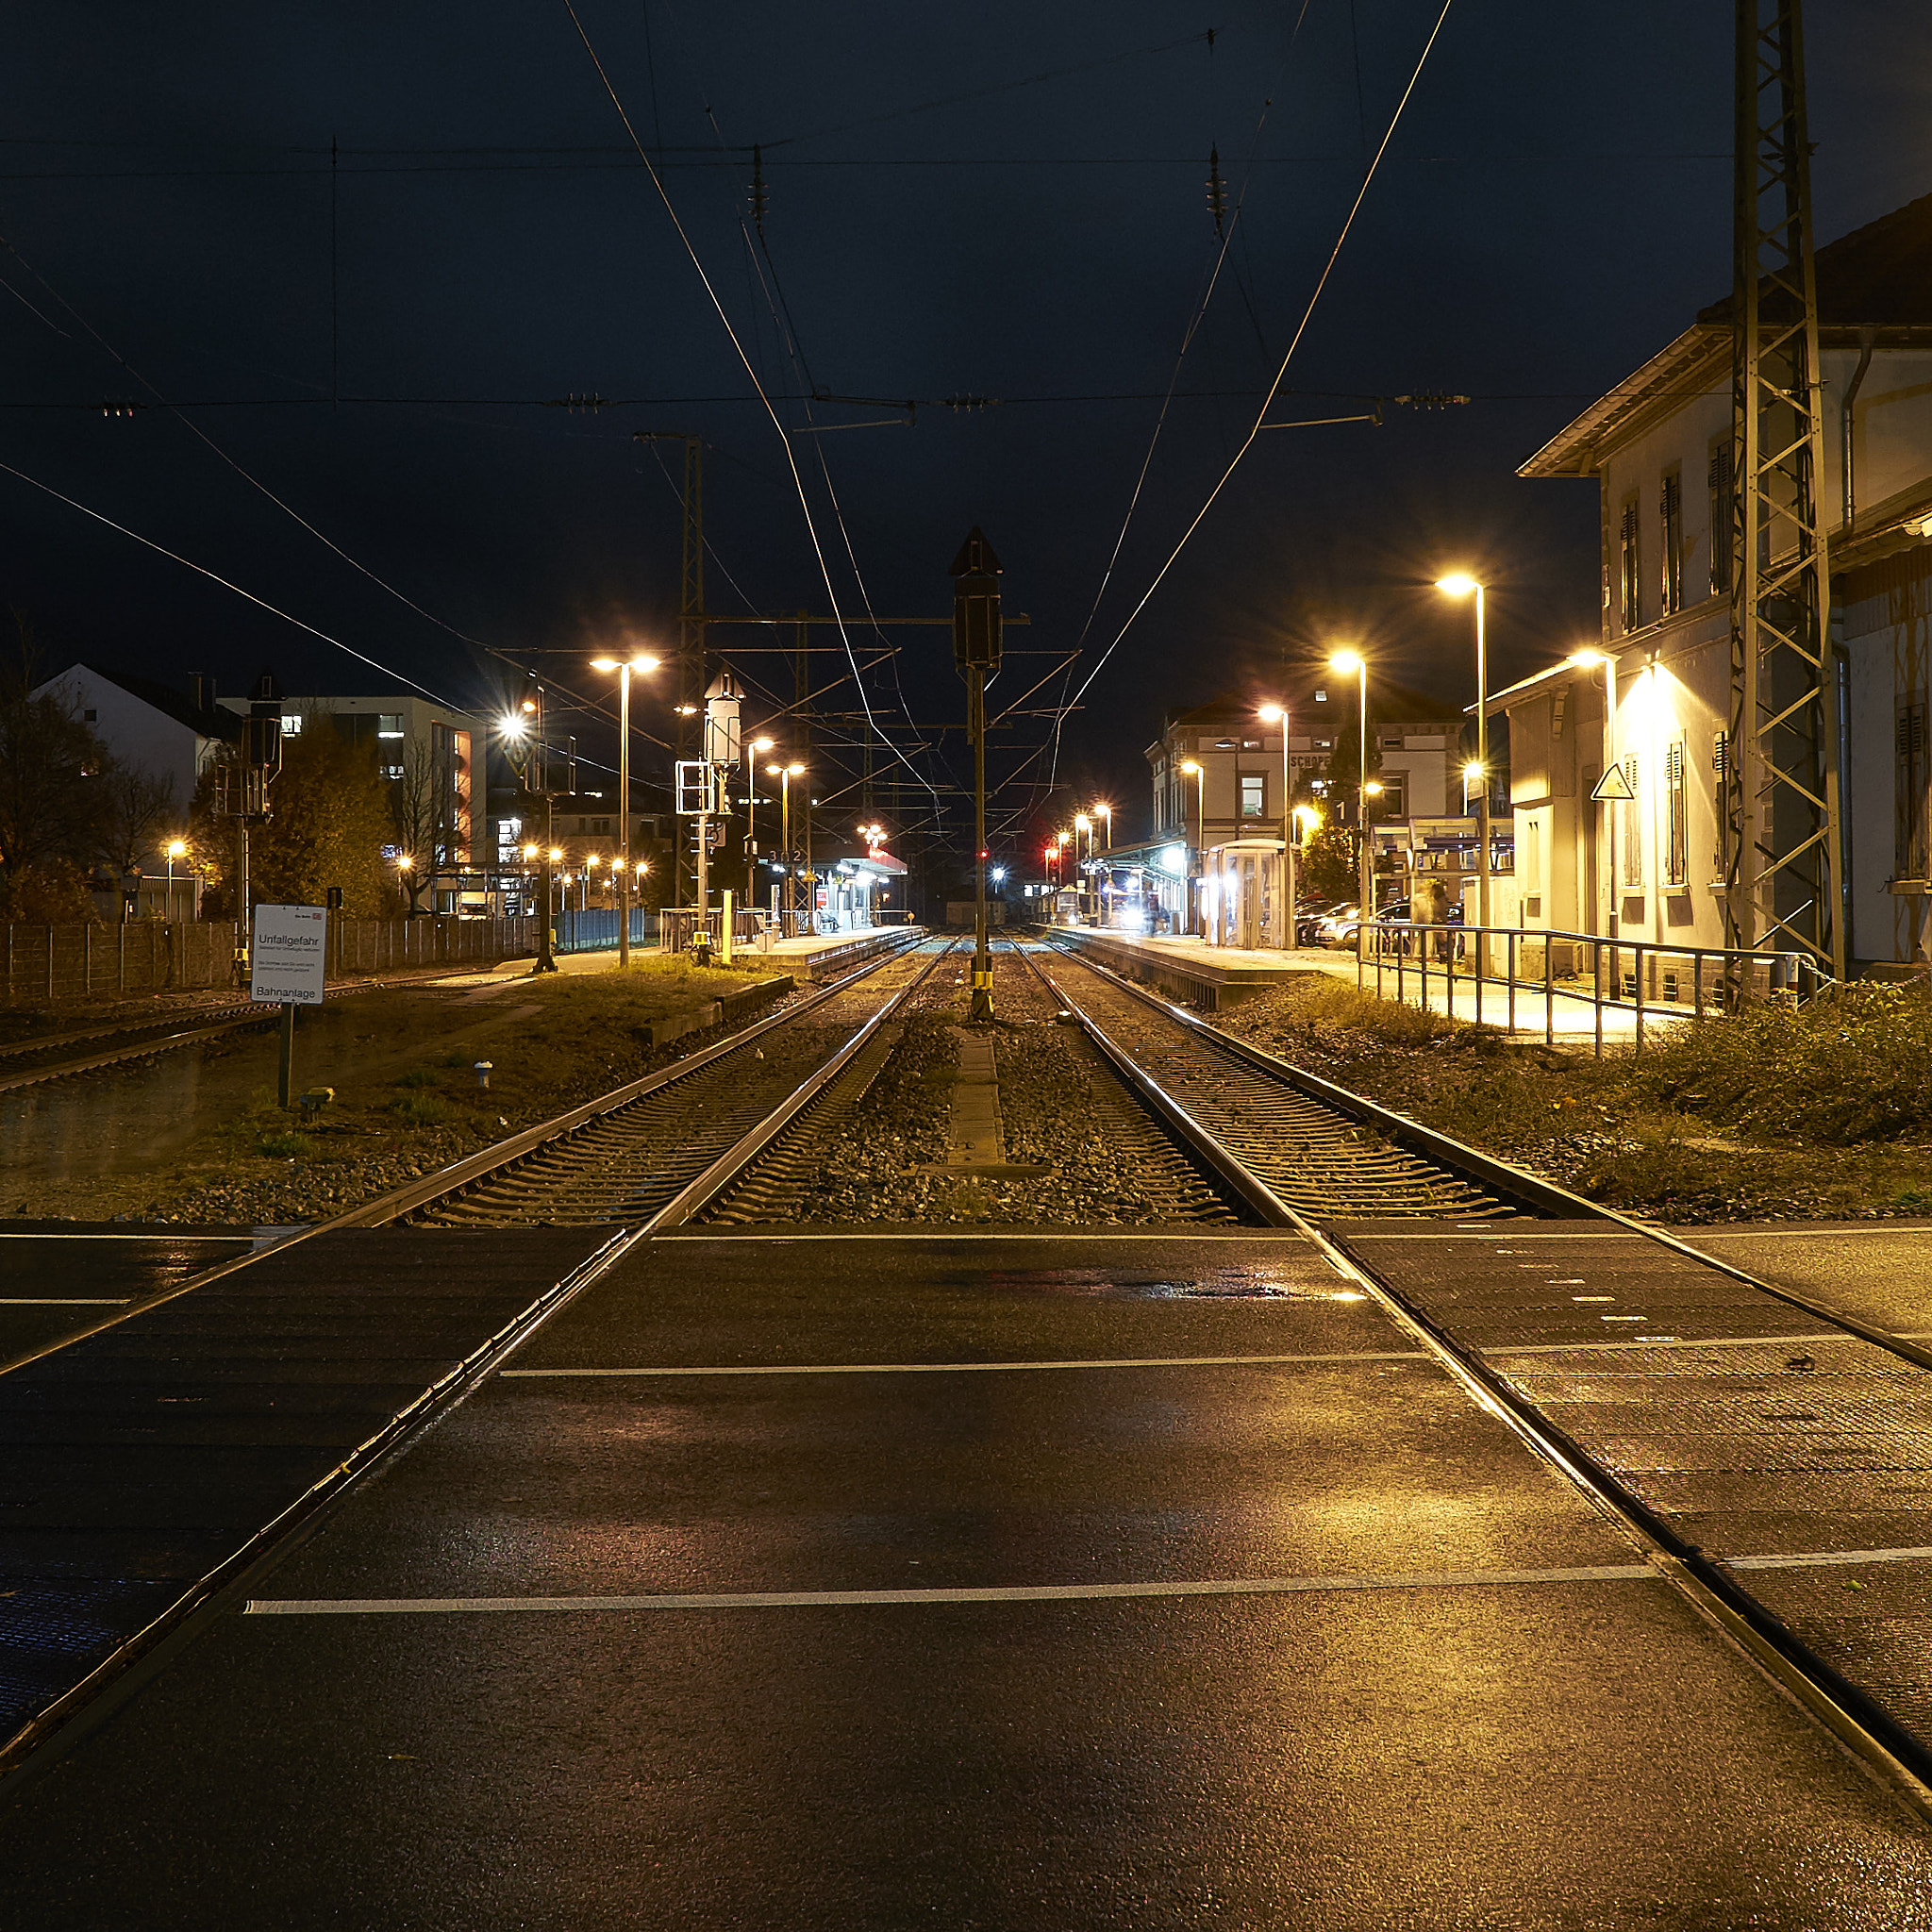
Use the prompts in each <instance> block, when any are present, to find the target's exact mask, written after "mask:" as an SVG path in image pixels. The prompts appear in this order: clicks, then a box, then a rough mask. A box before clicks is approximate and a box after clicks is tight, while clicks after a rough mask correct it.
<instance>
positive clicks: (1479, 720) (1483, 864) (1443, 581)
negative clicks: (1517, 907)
mask: <svg viewBox="0 0 1932 1932" xmlns="http://www.w3.org/2000/svg"><path fill="white" fill-rule="evenodd" d="M1436 588H1437V590H1439V591H1442V592H1443V594H1444V595H1445V596H1450V597H1467V596H1468V595H1469V594H1470V593H1471V591H1474V593H1475V774H1476V776H1477V777H1478V778H1480V779H1481V781H1482V783H1481V788H1480V789H1479V790H1478V791H1477V792H1476V804H1475V836H1476V842H1477V845H1478V848H1479V849H1478V851H1477V853H1476V860H1475V893H1476V899H1475V905H1476V913H1475V918H1476V924H1477V925H1478V926H1479V927H1480V928H1481V931H1480V932H1479V934H1478V935H1477V938H1476V947H1475V971H1476V977H1477V978H1478V979H1480V978H1483V977H1485V976H1486V975H1487V974H1488V973H1489V970H1490V969H1489V955H1490V930H1489V928H1490V667H1489V657H1488V653H1487V650H1486V647H1485V645H1484V641H1483V587H1482V586H1481V585H1480V584H1479V583H1477V582H1476V580H1475V579H1474V577H1473V576H1470V575H1467V574H1466V573H1465V572H1462V571H1457V572H1455V573H1454V574H1453V575H1449V576H1446V577H1438V578H1437V579H1436ZM1468 777H1469V774H1467V773H1466V772H1465V774H1463V778H1464V783H1465V785H1466V784H1467V782H1468Z"/></svg>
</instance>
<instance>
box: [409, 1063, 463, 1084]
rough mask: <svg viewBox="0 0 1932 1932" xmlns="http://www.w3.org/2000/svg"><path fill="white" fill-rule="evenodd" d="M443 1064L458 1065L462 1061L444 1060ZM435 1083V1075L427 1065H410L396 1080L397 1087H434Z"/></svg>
mask: <svg viewBox="0 0 1932 1932" xmlns="http://www.w3.org/2000/svg"><path fill="white" fill-rule="evenodd" d="M445 1064H446V1065H451V1066H460V1065H461V1064H462V1062H461V1061H460V1060H452V1061H446V1062H445ZM436 1084H437V1079H436V1075H435V1074H434V1073H433V1072H431V1070H430V1069H429V1068H427V1067H411V1068H410V1069H409V1071H408V1073H407V1074H403V1075H402V1077H401V1078H400V1079H398V1080H397V1082H396V1085H397V1086H398V1087H434V1086H435V1085H436Z"/></svg>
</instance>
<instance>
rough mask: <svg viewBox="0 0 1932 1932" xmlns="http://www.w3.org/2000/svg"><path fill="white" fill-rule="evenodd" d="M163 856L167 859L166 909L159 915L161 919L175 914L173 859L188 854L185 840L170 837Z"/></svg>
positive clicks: (184, 856)
mask: <svg viewBox="0 0 1932 1932" xmlns="http://www.w3.org/2000/svg"><path fill="white" fill-rule="evenodd" d="M164 856H165V857H166V858H167V861H168V898H167V909H166V910H165V911H164V912H163V913H162V914H161V917H162V918H163V919H173V918H174V916H175V860H176V859H177V858H186V857H187V856H188V841H187V840H185V839H170V840H169V841H168V844H167V850H166V853H165V855H164Z"/></svg>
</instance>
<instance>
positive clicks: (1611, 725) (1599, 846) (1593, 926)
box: [1564, 649, 1621, 933]
mask: <svg viewBox="0 0 1932 1932" xmlns="http://www.w3.org/2000/svg"><path fill="white" fill-rule="evenodd" d="M1564 662H1565V663H1568V664H1574V665H1575V666H1576V668H1577V669H1578V670H1579V671H1595V670H1597V669H1598V668H1599V667H1601V668H1602V671H1603V674H1604V742H1603V761H1604V770H1603V775H1604V777H1607V776H1608V775H1609V773H1610V769H1611V767H1612V766H1613V765H1615V764H1616V762H1617V739H1616V727H1617V660H1616V659H1615V658H1612V657H1610V656H1609V654H1608V653H1607V652H1605V651H1592V650H1589V649H1585V650H1581V651H1572V652H1571V653H1570V655H1569V657H1568V658H1565V659H1564ZM1597 790H1598V793H1599V797H1598V800H1597V802H1598V803H1599V804H1600V805H1602V807H1603V808H1604V810H1605V811H1606V812H1607V814H1608V815H1609V816H1608V817H1607V819H1606V821H1605V826H1604V829H1605V832H1606V835H1607V836H1605V837H1603V838H1600V839H1597V840H1594V841H1592V842H1591V850H1592V851H1595V852H1601V853H1602V854H1603V855H1604V861H1605V864H1606V867H1607V870H1608V873H1609V877H1608V879H1607V881H1605V882H1604V883H1605V884H1607V886H1608V888H1609V900H1610V904H1611V906H1612V907H1614V906H1615V905H1616V903H1617V852H1616V830H1617V820H1616V813H1615V808H1613V807H1612V806H1611V804H1610V802H1609V800H1608V799H1607V798H1606V797H1603V796H1602V795H1601V794H1602V791H1603V781H1602V778H1600V779H1599V780H1598V785H1597ZM1602 904H1603V888H1602V886H1596V887H1595V888H1594V890H1592V891H1591V899H1590V922H1591V923H1590V924H1589V926H1588V927H1586V930H1587V931H1590V932H1600V931H1604V930H1608V931H1610V932H1612V933H1614V932H1615V931H1616V929H1617V927H1618V925H1619V924H1620V923H1621V922H1620V921H1619V920H1618V918H1617V916H1616V914H1615V912H1614V911H1613V912H1612V913H1611V914H1610V916H1609V921H1608V924H1607V927H1606V926H1605V924H1603V913H1602Z"/></svg>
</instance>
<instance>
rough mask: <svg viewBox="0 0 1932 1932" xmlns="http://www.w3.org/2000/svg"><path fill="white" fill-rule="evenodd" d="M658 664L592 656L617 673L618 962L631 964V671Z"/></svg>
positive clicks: (595, 663) (595, 667)
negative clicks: (621, 862) (620, 869)
mask: <svg viewBox="0 0 1932 1932" xmlns="http://www.w3.org/2000/svg"><path fill="white" fill-rule="evenodd" d="M657 668H658V660H657V658H646V657H641V656H640V657H635V658H591V670H592V671H605V672H609V671H614V672H616V673H617V817H618V846H617V849H618V853H619V856H620V857H621V858H623V860H624V873H623V878H624V881H625V886H624V890H623V891H621V892H620V893H619V894H618V906H617V963H618V965H619V967H620V968H622V967H625V966H628V965H629V964H630V675H631V673H632V672H633V671H637V672H641V673H646V674H648V673H650V672H653V671H655V670H657Z"/></svg>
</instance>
